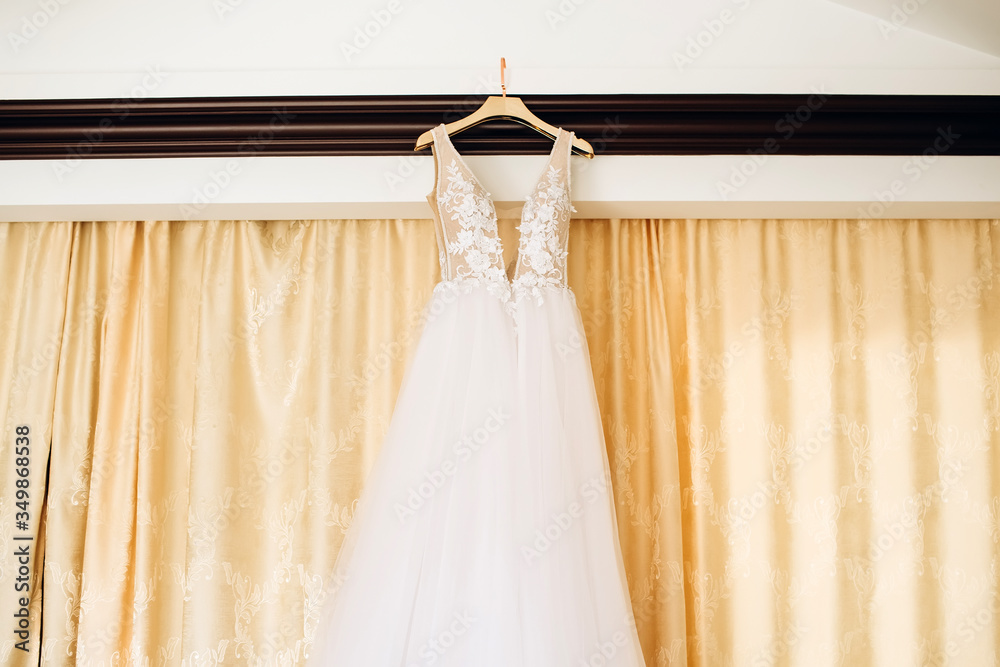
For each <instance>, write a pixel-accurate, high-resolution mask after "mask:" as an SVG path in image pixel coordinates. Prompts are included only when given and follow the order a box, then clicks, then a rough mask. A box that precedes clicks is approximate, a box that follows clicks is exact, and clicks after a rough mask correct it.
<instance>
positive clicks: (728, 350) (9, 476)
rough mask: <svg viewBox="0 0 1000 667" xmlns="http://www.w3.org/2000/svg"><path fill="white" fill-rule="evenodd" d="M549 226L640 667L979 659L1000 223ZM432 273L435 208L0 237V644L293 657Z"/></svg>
mask: <svg viewBox="0 0 1000 667" xmlns="http://www.w3.org/2000/svg"><path fill="white" fill-rule="evenodd" d="M503 224H504V228H503V229H502V230H501V235H502V236H506V237H507V238H510V237H511V236H512V235H511V232H510V229H511V228H512V224H513V223H512V221H509V220H508V221H503ZM569 243H570V246H569V276H568V280H569V283H570V286H571V287H572V288H573V290H574V291H575V293H576V295H577V302H578V304H579V307H580V310H581V314H582V317H583V322H584V327H585V333H586V336H587V341H588V347H589V350H590V353H591V362H592V366H593V369H594V377H595V385H596V388H597V394H598V400H599V403H600V406H601V411H602V418H603V423H604V429H605V436H606V441H607V446H608V456H609V460H610V464H611V472H612V485H613V491H614V498H615V503H616V509H617V515H618V528H619V533H620V538H621V547H622V554H623V557H624V559H625V564H626V572H627V575H628V584H629V591H630V594H631V596H632V602H633V608H634V610H635V615H636V622H637V626H638V631H639V635H640V638H641V640H642V644H643V650H644V652H645V656H646V662H647V664H648V665H650V666H654V665H655V666H657V667H660V666H669V665H691V666H705V667H709V666H711V667H716V666H719V665H752V666H753V667H762V666H772V665H774V666H778V665H802V666H809V667H814V666H826V665H831V666H833V665H843V666H851V667H855V666H861V665H873V666H874V665H879V666H882V665H884V666H892V667H896V666H898V665H991V664H998V649H1000V636H998V634H1000V631H998V628H1000V622H998V612H1000V603H998V598H997V592H998V591H997V581H998V575H1000V571H998V562H1000V559H998V556H1000V479H998V478H1000V447H998V445H1000V283H998V279H1000V275H998V267H1000V221H998V220H885V221H857V220H739V221H735V220H631V219H612V220H575V221H574V222H573V225H572V226H571V231H570V241H569ZM505 245H507V246H510V245H511V242H508V243H507V244H505ZM507 251H508V255H509V253H510V248H507ZM504 259H505V262H506V261H509V260H510V259H511V257H510V256H506V257H505V258H504ZM437 263H438V254H437V246H436V239H435V236H434V229H433V226H432V223H431V221H430V220H278V221H199V222H190V221H189V222H179V221H128V222H99V223H69V222H67V223H58V222H54V223H3V224H0V280H2V290H0V416H2V418H3V422H2V423H3V431H2V434H0V436H2V438H3V440H2V443H0V545H2V547H3V554H4V555H3V557H2V558H0V617H2V618H4V619H7V620H6V621H5V624H6V627H8V628H9V631H5V632H4V634H3V636H2V637H0V662H2V663H3V664H10V665H28V664H31V665H37V664H44V665H104V664H121V665H125V664H129V665H131V664H149V665H173V664H177V665H181V664H183V665H202V664H205V665H209V664H211V665H222V664H225V665H243V664H247V665H272V664H273V665H294V664H301V663H302V662H303V661H304V656H305V653H306V651H307V650H308V647H309V644H310V643H311V641H312V639H313V637H314V633H315V631H316V624H317V620H318V615H319V610H320V595H321V593H322V590H323V587H324V582H325V578H326V577H327V576H328V574H329V572H330V570H331V569H332V565H333V562H334V559H335V557H336V554H337V550H338V549H339V547H340V543H341V541H342V539H343V536H344V531H345V530H346V528H347V526H348V525H349V524H350V521H351V518H352V514H353V511H354V508H355V504H356V500H357V498H358V496H359V494H360V493H361V490H362V488H363V486H364V481H365V477H366V475H367V472H368V471H369V470H370V469H371V466H372V464H373V462H374V459H375V456H376V455H377V453H378V451H379V447H380V444H381V438H382V436H383V434H384V433H385V431H386V429H387V427H388V423H389V420H390V418H391V415H392V410H393V406H394V403H395V397H396V393H397V391H398V389H399V385H400V382H401V381H402V377H403V372H404V370H405V367H406V364H407V363H408V361H409V358H410V354H411V352H412V351H413V349H414V347H415V344H416V341H417V338H418V336H419V334H420V318H421V311H422V308H423V307H424V305H425V304H426V303H427V300H428V299H429V297H430V294H431V289H432V287H433V285H434V283H435V281H436V280H437V279H438V278H439V275H440V274H439V268H438V265H437ZM24 427H28V431H29V435H28V436H27V437H28V438H29V441H30V446H29V449H30V456H28V457H24V456H23V455H21V454H19V452H18V446H17V444H18V443H17V441H16V438H17V437H21V436H19V434H18V433H17V429H18V428H21V429H22V430H23V429H24ZM22 451H23V450H22ZM19 471H23V473H21V474H23V475H26V476H23V477H22V476H21V475H20V474H19ZM18 480H27V481H21V482H19V481H18ZM19 490H20V492H21V493H20V494H19ZM19 495H20V496H21V497H19ZM25 500H27V504H24V501H25ZM19 502H21V503H22V504H21V506H19V505H18V503H19ZM24 511H26V512H27V514H26V515H20V514H18V513H19V512H24ZM25 518H26V521H25V523H24V524H18V521H21V520H25ZM22 538H27V539H22ZM25 548H27V549H28V555H27V556H25V557H24V558H23V559H22V560H23V561H24V562H22V560H19V558H21V556H20V555H19V550H20V554H23V553H24V549H25ZM19 579H20V580H21V581H22V582H24V583H26V584H29V585H30V589H29V590H28V592H22V591H18V590H17V587H18V581H19ZM23 596H28V598H27V599H26V600H24V601H26V602H28V605H27V608H28V618H27V621H26V624H27V626H28V627H27V632H28V641H27V643H26V647H27V648H28V649H29V651H27V652H24V651H21V650H20V649H19V648H18V647H17V642H19V641H20V638H19V637H18V636H17V635H16V634H15V633H14V630H16V626H17V623H18V618H17V617H16V616H15V614H16V613H17V612H18V610H19V609H20V607H21V604H20V603H21V602H22V600H21V598H22V597H23Z"/></svg>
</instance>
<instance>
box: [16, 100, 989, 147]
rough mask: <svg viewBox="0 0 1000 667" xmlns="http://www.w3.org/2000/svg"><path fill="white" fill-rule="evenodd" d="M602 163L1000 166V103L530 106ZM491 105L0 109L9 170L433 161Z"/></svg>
mask: <svg viewBox="0 0 1000 667" xmlns="http://www.w3.org/2000/svg"><path fill="white" fill-rule="evenodd" d="M520 97H521V98H522V99H523V100H524V102H525V103H526V104H527V105H528V106H529V107H530V108H531V110H532V111H534V112H535V113H536V114H538V115H539V116H540V117H542V118H544V119H545V120H546V121H548V122H550V123H552V124H553V125H556V126H562V127H565V128H567V129H572V130H573V131H575V132H576V134H577V135H578V136H580V137H582V138H584V139H586V140H587V141H589V142H591V144H593V146H594V149H595V152H596V153H597V154H598V155H711V154H742V153H747V152H756V153H761V154H778V153H780V154H784V155H919V154H926V155H928V156H931V155H937V154H941V153H948V154H951V155H1000V96H995V95H982V96H979V95H959V96H951V95H942V96H938V95H915V96H914V95H831V94H827V93H825V92H823V91H820V90H817V91H815V92H813V93H809V94H797V95H521V96H520ZM484 99H485V96H481V95H477V96H467V97H462V96H440V95H434V96H407V95H400V96H332V97H178V98H147V99H141V100H139V99H45V100H41V99H39V100H3V101H0V159H63V158H72V159H77V158H78V159H87V158H137V157H150V158H157V157H206V156H240V155H242V156H247V155H286V156H288V155H345V156H346V155H400V156H407V155H426V154H429V151H426V150H425V151H423V152H420V153H415V152H414V151H413V146H414V143H415V141H416V138H417V136H419V135H420V133H421V132H423V131H424V130H427V129H429V128H430V127H432V126H434V125H437V124H438V123H442V122H444V123H447V122H450V121H452V120H456V119H457V118H460V117H462V116H464V115H466V114H468V113H471V112H472V111H473V110H474V109H476V108H477V107H478V106H479V105H480V104H481V103H482V102H483V100H484ZM454 141H455V145H456V146H457V147H458V149H459V150H460V151H462V152H463V153H464V154H467V155H490V154H543V153H546V152H547V151H548V150H549V149H550V147H551V142H550V141H549V140H547V139H546V138H545V137H542V136H540V135H538V134H537V133H535V132H532V131H531V130H530V129H528V128H525V127H523V126H521V125H519V124H517V123H513V122H503V121H499V122H490V123H486V124H483V125H480V126H477V127H475V128H473V129H470V130H468V131H466V132H463V133H461V134H458V135H456V136H455V140H454Z"/></svg>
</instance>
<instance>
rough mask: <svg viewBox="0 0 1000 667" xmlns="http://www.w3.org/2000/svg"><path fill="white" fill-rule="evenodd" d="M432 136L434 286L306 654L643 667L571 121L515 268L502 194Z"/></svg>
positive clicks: (493, 664)
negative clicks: (617, 502) (600, 383)
mask: <svg viewBox="0 0 1000 667" xmlns="http://www.w3.org/2000/svg"><path fill="white" fill-rule="evenodd" d="M432 133H433V136H434V143H433V152H434V165H435V178H434V188H433V190H432V192H431V193H430V194H429V195H428V196H427V199H428V202H429V204H430V206H431V210H432V212H433V214H434V222H435V229H436V233H437V239H438V248H439V251H440V254H439V259H440V263H441V280H440V282H439V283H438V284H437V285H436V286H435V288H434V291H433V295H432V297H431V300H430V303H429V304H428V306H427V308H426V310H425V320H424V323H423V330H422V333H421V336H420V339H419V340H418V343H417V347H416V349H415V351H414V354H413V357H412V360H411V362H410V366H409V368H408V369H407V370H406V372H405V375H404V379H403V383H402V386H401V388H400V392H399V395H398V398H397V402H396V406H395V410H394V412H393V416H392V419H391V421H390V424H389V427H388V430H387V433H386V435H385V438H384V441H383V445H382V448H381V450H380V452H379V455H378V458H377V460H376V462H375V464H374V466H373V468H372V471H371V473H370V474H369V477H368V479H367V480H366V482H365V487H364V490H363V493H362V497H361V500H360V501H359V503H358V507H357V510H356V511H355V514H354V518H353V521H352V523H351V525H350V527H349V528H348V531H347V534H346V535H345V540H344V544H343V546H342V548H341V551H340V553H339V554H338V557H337V561H336V565H335V567H334V572H333V573H332V575H331V577H330V578H329V580H327V583H326V585H325V592H326V593H327V595H326V598H325V600H324V602H323V603H322V611H321V613H320V618H319V621H318V623H317V629H316V634H315V639H314V641H313V644H312V646H311V647H310V651H309V661H308V664H309V665H316V666H318V665H331V666H334V667H423V666H424V665H437V666H443V667H558V666H560V665H566V666H567V667H582V666H588V667H597V666H606V667H637V666H642V667H644V666H645V662H644V660H643V657H642V652H641V649H640V646H639V639H638V635H637V633H636V629H635V622H634V618H633V615H632V609H631V605H630V601H629V594H628V587H627V582H626V578H625V570H624V566H623V562H622V556H621V552H620V548H619V543H618V531H617V524H616V519H615V510H614V504H613V499H612V493H611V487H610V481H611V479H610V471H609V466H608V459H607V453H606V450H605V441H604V435H603V431H602V428H601V419H600V414H599V412H598V404H597V396H596V392H595V389H594V379H593V375H592V371H591V366H590V357H589V355H588V351H587V343H586V339H585V337H584V333H583V326H582V321H581V317H580V312H579V310H578V308H577V305H576V300H575V296H574V295H573V292H572V291H571V290H570V288H569V287H568V286H567V284H566V249H567V237H568V231H569V219H570V211H571V210H572V206H571V203H570V196H569V186H570V173H569V171H570V159H569V158H570V148H571V142H572V137H573V133H572V132H568V131H566V130H563V129H562V128H560V129H559V132H558V136H557V138H556V140H555V142H554V144H553V147H552V151H551V153H550V154H549V157H548V160H547V162H546V163H545V165H544V169H543V170H542V173H541V176H540V178H539V180H538V182H537V184H536V186H535V187H534V189H533V191H532V192H531V193H530V194H529V196H528V197H527V199H526V201H525V204H524V207H523V209H522V214H521V224H520V226H519V227H518V231H519V233H520V238H519V244H518V253H517V258H516V262H512V263H511V265H510V266H509V267H508V268H507V270H505V268H504V266H503V260H502V255H503V253H502V250H503V248H502V246H501V242H500V238H499V235H498V232H497V216H496V211H495V208H494V206H493V202H492V201H491V199H490V196H489V193H488V192H486V191H485V189H484V188H483V187H482V185H481V184H480V183H479V182H478V180H477V179H476V177H475V175H474V174H473V173H472V171H471V170H470V169H469V167H468V165H466V163H465V161H464V160H463V159H462V156H461V155H460V154H459V153H458V151H457V150H456V149H455V147H454V146H453V145H452V143H451V140H450V138H449V137H448V135H447V133H446V132H445V130H444V125H443V124H441V125H438V126H437V127H435V128H434V130H433V132H432Z"/></svg>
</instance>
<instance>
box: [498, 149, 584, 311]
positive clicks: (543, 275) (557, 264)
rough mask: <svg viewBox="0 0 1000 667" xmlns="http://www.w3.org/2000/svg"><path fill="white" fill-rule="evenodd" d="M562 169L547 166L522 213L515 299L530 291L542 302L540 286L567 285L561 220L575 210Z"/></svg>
mask: <svg viewBox="0 0 1000 667" xmlns="http://www.w3.org/2000/svg"><path fill="white" fill-rule="evenodd" d="M561 171H562V170H561V169H557V168H556V167H555V166H552V165H550V166H549V169H548V171H547V172H546V174H545V179H544V180H543V181H542V182H541V183H539V187H538V189H537V190H536V192H535V193H534V196H532V197H529V198H528V201H526V202H525V204H524V210H523V211H522V213H521V224H520V226H518V228H517V229H518V231H519V232H520V234H521V243H520V247H519V249H518V255H519V257H520V262H521V264H522V268H521V269H520V270H519V272H518V275H517V276H516V277H515V278H514V283H513V293H514V298H515V299H519V298H520V297H522V296H525V295H527V294H530V295H531V296H533V297H534V298H535V301H536V302H537V303H538V304H539V305H541V303H542V301H543V298H542V288H545V287H562V286H564V285H565V284H566V248H565V247H564V238H563V235H562V234H560V224H559V223H560V222H561V221H562V220H564V219H566V218H568V217H569V213H570V211H575V210H576V209H575V208H573V206H572V204H571V203H570V199H569V189H568V188H567V187H566V183H565V181H564V180H563V179H562V174H561Z"/></svg>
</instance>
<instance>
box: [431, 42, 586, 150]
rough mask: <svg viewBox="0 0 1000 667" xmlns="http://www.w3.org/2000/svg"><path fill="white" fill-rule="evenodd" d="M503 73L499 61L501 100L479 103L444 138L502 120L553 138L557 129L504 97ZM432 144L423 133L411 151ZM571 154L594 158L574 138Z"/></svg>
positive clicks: (583, 143)
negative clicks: (476, 107) (487, 122)
mask: <svg viewBox="0 0 1000 667" xmlns="http://www.w3.org/2000/svg"><path fill="white" fill-rule="evenodd" d="M506 69H507V63H506V61H505V60H504V59H503V58H500V88H501V89H502V90H503V96H502V97H501V96H500V95H490V96H489V97H487V98H486V101H485V102H483V105H482V106H481V107H479V108H478V109H476V110H475V111H473V112H472V113H471V114H469V115H468V116H466V117H465V118H459V119H458V120H456V121H453V122H451V123H448V124H447V125H445V126H444V131H445V132H447V133H448V136H452V135H454V134H458V133H459V132H461V131H463V130H467V129H469V128H470V127H474V126H476V125H479V124H480V123H485V122H486V121H488V120H498V119H504V120H513V121H517V122H518V123H521V124H522V125H527V126H528V127H530V128H531V129H533V130H537V131H538V132H540V133H542V134H544V135H545V136H547V137H548V138H549V139H555V138H556V136H557V134H558V132H559V128H557V127H555V126H554V125H550V124H549V123H546V122H545V121H544V120H542V119H541V118H539V117H538V116H536V115H535V114H533V113H531V111H530V110H529V109H528V107H527V106H525V104H524V102H523V101H521V98H520V97H507V84H506V83H505V82H504V70H506ZM432 143H434V137H433V135H432V134H431V131H430V130H427V131H426V132H424V133H423V134H421V135H420V136H419V137H417V145H416V147H414V149H413V150H415V151H419V150H421V149H423V148H427V147H428V146H430V145H431V144H432ZM573 152H574V153H576V154H577V155H583V156H584V157H587V158H593V157H594V149H593V147H592V146H591V145H590V143H589V142H587V141H584V140H583V139H580V138H579V137H577V136H575V135H574V137H573Z"/></svg>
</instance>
